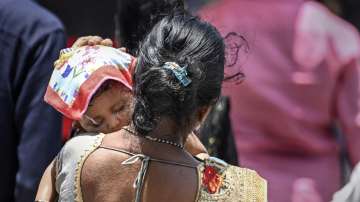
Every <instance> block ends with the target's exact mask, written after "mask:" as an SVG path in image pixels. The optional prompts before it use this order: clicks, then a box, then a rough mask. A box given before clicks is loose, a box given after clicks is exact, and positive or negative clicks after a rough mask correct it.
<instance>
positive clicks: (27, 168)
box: [0, 0, 65, 202]
mask: <svg viewBox="0 0 360 202" xmlns="http://www.w3.org/2000/svg"><path fill="white" fill-rule="evenodd" d="M64 46H65V36H64V32H63V28H62V25H61V23H60V22H59V21H58V20H57V19H56V18H55V17H54V16H52V15H51V14H50V13H48V12H47V11H45V10H44V9H42V8H41V7H39V6H38V5H36V3H33V2H32V1H28V0H1V1H0V81H1V82H0V112H1V113H0V154H1V157H2V159H1V160H2V163H1V167H0V179H1V180H0V201H1V202H11V201H34V197H35V192H36V190H37V186H38V183H39V180H40V178H41V176H42V173H43V171H44V170H45V168H46V166H47V165H48V164H49V163H50V161H51V160H52V158H53V157H54V156H55V155H56V153H57V152H58V151H59V149H60V147H61V116H60V114H58V113H57V112H56V111H55V110H53V109H52V108H51V107H50V106H49V105H47V104H46V103H45V102H44V101H43V96H44V93H45V89H46V87H47V83H48V81H49V78H50V75H51V72H52V68H53V62H54V61H55V59H56V58H57V57H58V54H59V51H60V49H61V48H63V47H64Z"/></svg>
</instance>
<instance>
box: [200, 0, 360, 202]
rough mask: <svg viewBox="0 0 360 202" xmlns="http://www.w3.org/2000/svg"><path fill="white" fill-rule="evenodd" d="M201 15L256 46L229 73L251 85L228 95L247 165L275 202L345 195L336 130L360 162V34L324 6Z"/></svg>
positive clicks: (227, 90) (278, 4)
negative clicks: (336, 127)
mask: <svg viewBox="0 0 360 202" xmlns="http://www.w3.org/2000/svg"><path fill="white" fill-rule="evenodd" d="M200 14H201V16H202V17H203V18H204V19H205V20H208V21H209V22H211V23H213V24H214V25H215V26H216V27H217V28H218V29H219V30H220V32H221V33H222V34H223V35H226V34H228V33H230V32H235V34H232V37H231V38H229V40H230V41H236V40H240V39H241V38H242V37H244V38H245V39H246V40H247V41H248V43H249V46H250V49H245V50H241V51H244V52H247V54H244V55H246V58H247V59H246V61H245V62H242V63H241V64H240V63H239V64H236V65H234V66H231V67H229V68H225V69H226V70H225V72H226V73H229V72H230V73H231V72H234V71H238V69H239V68H240V67H241V68H242V70H243V72H244V74H245V75H246V80H245V82H244V83H242V84H241V85H237V82H236V80H234V82H227V83H225V85H224V86H223V94H224V95H225V96H230V102H231V112H230V114H231V121H232V126H233V129H234V134H235V140H236V145H237V152H238V156H239V163H240V165H241V166H245V167H249V168H251V169H254V170H257V171H258V172H259V173H260V174H261V175H262V176H264V178H266V179H267V180H268V182H269V192H268V193H269V201H270V202H289V201H306V202H310V201H321V200H323V201H330V200H331V198H332V195H333V193H334V192H335V191H337V190H338V189H339V188H340V185H341V180H340V178H341V169H340V160H339V156H340V152H339V143H338V141H337V139H336V138H335V135H334V134H333V132H332V130H331V127H332V126H333V123H334V122H335V121H337V122H338V123H339V125H340V126H341V129H342V132H343V133H344V135H345V140H346V148H347V152H348V154H349V157H350V160H351V162H352V165H355V164H356V163H357V162H358V161H359V160H360V147H359V145H360V136H359V133H360V105H359V103H360V102H359V101H360V100H359V96H360V94H359V92H360V86H359V73H360V71H359V70H360V68H359V67H360V66H359V64H358V60H359V59H360V39H359V34H358V32H357V30H356V29H355V28H354V27H353V26H351V25H350V24H349V23H347V22H345V21H343V20H342V19H340V18H339V17H337V16H335V15H334V14H333V13H331V12H330V11H329V10H328V9H326V8H325V7H324V6H323V5H322V4H320V3H317V2H315V1H304V0H292V1H285V0H277V1H275V0H269V1H261V0H254V1H247V0H220V1H217V2H214V3H213V4H209V5H208V6H206V7H204V8H203V9H202V10H201V11H200ZM233 47H236V43H234V45H233ZM231 49H232V48H231V47H230V48H229V49H228V50H227V51H228V52H230V53H231ZM243 61H244V60H243ZM304 195H308V196H307V197H303V196H304ZM299 198H300V199H304V200H300V199H299ZM305 198H306V199H305Z"/></svg>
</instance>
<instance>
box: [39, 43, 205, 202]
mask: <svg viewBox="0 0 360 202" xmlns="http://www.w3.org/2000/svg"><path fill="white" fill-rule="evenodd" d="M92 38H94V37H92ZM86 40H91V37H90V38H87V39H85V43H84V44H80V45H79V46H82V45H87V44H89V43H86ZM78 41H82V39H81V38H80V39H79V40H78ZM99 43H100V41H99ZM95 44H96V42H95ZM109 45H111V44H109ZM76 46H77V45H75V46H73V47H76ZM134 66H135V58H134V57H132V56H130V55H129V54H127V53H125V52H122V51H119V50H117V49H114V48H111V47H105V46H99V45H96V46H84V47H80V48H77V49H75V48H73V49H66V50H64V51H62V53H61V56H60V58H59V60H58V61H57V62H56V63H55V70H54V73H53V75H52V78H51V80H50V83H49V87H48V90H47V92H46V95H45V100H46V101H47V102H48V103H49V104H50V105H52V106H53V107H54V108H56V109H57V110H58V111H59V112H61V113H62V114H64V115H65V116H67V117H69V118H71V119H73V120H76V122H75V123H76V124H75V126H76V128H77V131H78V133H77V134H79V132H96V133H99V132H100V133H110V132H114V131H117V130H120V129H121V128H122V127H123V126H125V125H128V123H129V120H130V117H131V114H132V92H131V90H132V88H131V84H132V81H131V78H132V77H131V72H132V70H133V68H134ZM96 133H95V134H96ZM87 134H88V133H87ZM81 145H82V144H79V148H77V150H76V151H72V152H74V153H76V154H78V155H75V156H77V159H68V158H67V156H68V155H67V153H66V152H64V151H66V149H62V151H61V152H60V153H59V154H58V156H57V157H56V158H55V160H54V161H53V162H52V163H51V164H50V165H49V166H48V168H47V169H46V171H45V173H44V175H43V177H42V179H41V182H40V185H39V189H38V193H37V196H36V200H38V201H54V200H55V198H56V196H57V195H59V199H60V200H64V201H73V200H74V192H73V190H72V189H67V188H66V187H72V185H71V183H73V182H74V177H75V175H74V173H75V166H76V163H77V162H78V161H79V160H80V158H81V156H82V155H83V154H84V152H85V151H86V150H88V149H89V148H82V147H81ZM64 147H66V145H65V146H64ZM185 148H186V149H187V151H189V152H190V153H192V154H193V155H197V154H199V153H206V149H205V148H204V147H203V145H202V144H201V143H200V141H199V140H198V138H197V137H196V136H195V135H193V134H192V135H190V136H189V138H188V141H187V144H186V145H185ZM72 156H74V155H72ZM69 184H70V185H69Z"/></svg>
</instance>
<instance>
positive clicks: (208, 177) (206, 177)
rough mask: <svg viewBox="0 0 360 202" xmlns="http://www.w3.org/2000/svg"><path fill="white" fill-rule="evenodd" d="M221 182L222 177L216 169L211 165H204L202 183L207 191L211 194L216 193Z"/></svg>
mask: <svg viewBox="0 0 360 202" xmlns="http://www.w3.org/2000/svg"><path fill="white" fill-rule="evenodd" d="M221 183H222V177H221V175H219V173H218V171H217V170H216V169H215V168H214V167H212V166H205V169H204V172H203V177H202V184H203V186H205V187H206V189H207V191H208V192H209V193H211V194H214V193H216V192H217V191H218V190H219V188H220V186H221Z"/></svg>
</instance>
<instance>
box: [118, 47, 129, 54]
mask: <svg viewBox="0 0 360 202" xmlns="http://www.w3.org/2000/svg"><path fill="white" fill-rule="evenodd" d="M119 50H121V51H122V52H125V53H126V52H127V49H126V48H125V47H121V48H119Z"/></svg>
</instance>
